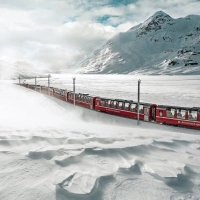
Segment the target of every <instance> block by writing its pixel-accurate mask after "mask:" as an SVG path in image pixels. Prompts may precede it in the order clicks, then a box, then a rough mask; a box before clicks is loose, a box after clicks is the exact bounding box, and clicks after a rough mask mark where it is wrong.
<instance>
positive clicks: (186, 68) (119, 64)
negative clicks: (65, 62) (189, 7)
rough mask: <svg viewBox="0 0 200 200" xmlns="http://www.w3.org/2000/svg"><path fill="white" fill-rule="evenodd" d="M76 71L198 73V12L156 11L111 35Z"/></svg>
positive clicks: (199, 26) (199, 27) (199, 34)
mask: <svg viewBox="0 0 200 200" xmlns="http://www.w3.org/2000/svg"><path fill="white" fill-rule="evenodd" d="M77 72H78V73H101V74H113V73H116V74H137V73H142V74H152V75H154V74H170V75H174V74H200V16H199V15H189V16H187V17H185V18H179V19H173V18H172V17H170V16H169V15H168V14H166V13H164V12H162V11H158V12H156V13H155V14H154V15H153V16H151V17H150V18H149V19H147V20H146V21H145V22H144V23H141V24H139V25H137V26H134V27H133V28H131V29H130V30H128V31H127V32H124V33H119V34H117V35H115V36H114V37H113V38H111V39H110V40H109V41H108V42H107V43H106V44H105V45H104V46H103V47H101V48H100V49H98V50H96V51H95V52H94V53H93V55H92V56H91V57H90V58H88V59H87V60H85V61H83V62H82V64H81V66H80V67H79V68H78V69H77Z"/></svg>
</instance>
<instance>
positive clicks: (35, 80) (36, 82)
mask: <svg viewBox="0 0 200 200" xmlns="http://www.w3.org/2000/svg"><path fill="white" fill-rule="evenodd" d="M36 85H37V77H36V76H35V90H36Z"/></svg>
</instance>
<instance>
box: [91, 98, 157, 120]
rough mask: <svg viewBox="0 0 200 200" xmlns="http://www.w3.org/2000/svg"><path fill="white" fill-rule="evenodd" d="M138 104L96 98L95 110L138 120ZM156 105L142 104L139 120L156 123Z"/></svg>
mask: <svg viewBox="0 0 200 200" xmlns="http://www.w3.org/2000/svg"><path fill="white" fill-rule="evenodd" d="M137 106H138V103H137V102H135V101H128V100H123V99H107V98H101V97H98V98H96V101H95V110H97V111H101V112H105V113H108V114H112V115H118V116H121V117H128V118H133V119H137V117H138V113H137V112H138V110H137ZM156 106H157V105H156V104H149V103H142V102H141V103H140V108H139V119H140V120H144V121H155V111H156Z"/></svg>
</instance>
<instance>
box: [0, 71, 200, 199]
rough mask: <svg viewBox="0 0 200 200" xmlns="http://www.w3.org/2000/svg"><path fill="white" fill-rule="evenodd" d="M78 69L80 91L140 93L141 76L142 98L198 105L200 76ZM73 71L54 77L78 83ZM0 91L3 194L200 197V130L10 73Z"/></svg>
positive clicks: (59, 83)
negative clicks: (116, 111) (49, 92)
mask: <svg viewBox="0 0 200 200" xmlns="http://www.w3.org/2000/svg"><path fill="white" fill-rule="evenodd" d="M75 76H76V89H77V92H81V93H89V94H91V95H97V96H104V97H111V98H124V99H133V100H137V81H138V79H141V80H142V82H141V100H142V101H145V102H153V103H158V104H169V105H179V106H180V105H182V106H200V105H199V97H200V93H199V91H200V76H179V77H177V76H173V77H168V76H159V77H158V76H152V77H150V76H149V77H148V76H118V75H117V76H115V75H112V76H110V75H109V76H104V75H97V76H96V75H75ZM72 77H74V75H52V78H51V85H54V86H56V87H61V88H64V89H68V90H72ZM26 82H27V83H30V82H32V83H33V82H34V80H26ZM43 83H44V84H46V83H47V81H46V80H40V82H38V84H43ZM0 94H1V98H0V199H2V200H13V199H20V200H27V199H28V200H35V199H44V200H82V199H87V200H118V199H119V200H132V199H138V200H142V199H144V200H148V199H149V200H154V199H162V200H165V199H166V200H168V199H171V200H180V199H181V200H184V199H192V200H197V199H200V156H199V153H200V131H197V130H191V129H183V128H176V127H170V126H163V125H157V124H151V123H145V122H143V123H141V125H140V126H137V125H136V124H137V123H136V121H135V120H131V119H123V118H120V117H116V116H111V115H106V114H103V113H98V112H93V111H90V110H86V109H82V108H79V107H74V106H73V105H71V104H68V103H65V102H61V101H59V100H56V99H54V98H53V97H51V98H49V97H47V96H45V95H42V94H40V93H37V92H35V91H32V90H29V89H27V88H24V87H20V86H17V85H13V84H12V82H11V81H0Z"/></svg>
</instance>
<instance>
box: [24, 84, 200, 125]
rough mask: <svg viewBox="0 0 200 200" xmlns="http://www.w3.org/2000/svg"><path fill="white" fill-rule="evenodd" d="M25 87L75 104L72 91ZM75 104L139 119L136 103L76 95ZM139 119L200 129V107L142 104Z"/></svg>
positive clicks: (26, 85)
mask: <svg viewBox="0 0 200 200" xmlns="http://www.w3.org/2000/svg"><path fill="white" fill-rule="evenodd" d="M23 86H25V87H28V88H30V89H33V90H36V91H38V92H41V93H43V94H49V95H51V96H54V97H56V98H58V99H60V100H63V101H67V102H69V103H74V93H73V92H71V91H67V90H62V89H59V88H53V87H51V88H50V89H49V90H48V87H45V86H40V85H37V86H35V85H29V84H23ZM75 104H76V105H78V106H82V107H85V108H88V109H92V110H96V111H100V112H105V113H108V114H112V115H118V116H121V117H127V118H132V119H137V116H138V115H137V106H138V103H137V102H135V101H128V100H123V99H109V98H102V97H93V96H90V95H89V94H81V93H79V94H77V93H75ZM139 118H140V120H143V121H147V122H157V123H160V124H167V125H174V126H181V127H186V128H194V129H200V107H192V108H190V107H177V106H168V105H157V104H150V103H143V102H140V107H139Z"/></svg>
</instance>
